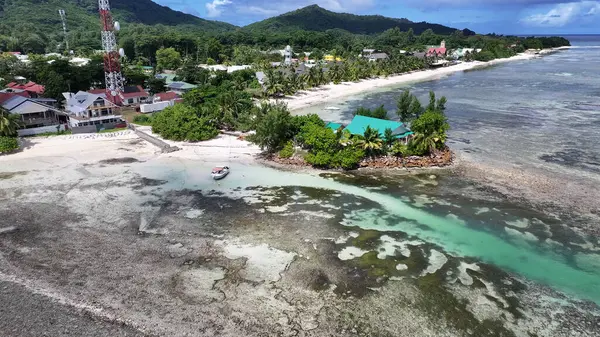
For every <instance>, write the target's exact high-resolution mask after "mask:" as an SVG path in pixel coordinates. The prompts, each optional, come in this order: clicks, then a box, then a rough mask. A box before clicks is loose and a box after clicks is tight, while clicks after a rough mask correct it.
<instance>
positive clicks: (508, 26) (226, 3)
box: [153, 0, 600, 34]
mask: <svg viewBox="0 0 600 337" xmlns="http://www.w3.org/2000/svg"><path fill="white" fill-rule="evenodd" d="M153 1H155V2H157V3H159V4H161V5H164V6H169V7H171V8H173V9H176V10H179V11H183V12H186V13H190V14H193V15H196V16H199V17H202V18H206V19H212V20H220V21H226V22H230V23H233V24H235V25H240V26H241V25H246V24H249V23H252V22H255V21H259V20H262V19H265V18H267V17H271V16H274V15H277V14H281V13H285V12H288V11H291V10H294V9H297V8H301V7H304V6H308V5H311V4H317V5H319V6H321V7H324V8H327V9H329V10H332V11H335V12H346V13H354V14H381V15H385V16H390V17H405V18H407V19H409V20H412V21H428V22H434V23H440V24H444V25H448V26H451V27H455V28H461V29H462V28H469V29H472V30H474V31H476V32H478V33H500V34H544V33H547V34H600V0H598V1H589V0H585V1H570V2H569V1H568V0H320V1H314V0H276V1H273V0H153Z"/></svg>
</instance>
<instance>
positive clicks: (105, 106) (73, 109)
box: [63, 91, 121, 132]
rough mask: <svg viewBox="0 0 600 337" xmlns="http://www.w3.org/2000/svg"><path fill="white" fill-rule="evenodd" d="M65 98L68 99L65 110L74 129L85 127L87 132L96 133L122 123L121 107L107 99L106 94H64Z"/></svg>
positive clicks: (83, 92) (81, 92)
mask: <svg viewBox="0 0 600 337" xmlns="http://www.w3.org/2000/svg"><path fill="white" fill-rule="evenodd" d="M63 96H64V97H65V99H66V101H65V110H66V111H67V113H68V114H69V124H70V126H71V127H72V128H80V127H85V128H86V130H87V132H96V131H97V130H100V129H103V128H106V129H109V128H112V127H114V125H116V124H119V123H121V116H120V115H118V112H119V107H118V106H117V105H116V104H114V103H112V102H111V101H109V100H108V99H107V98H106V92H104V93H98V94H96V93H90V92H85V91H80V92H78V93H76V94H73V93H70V92H67V93H63ZM88 129H89V130H88Z"/></svg>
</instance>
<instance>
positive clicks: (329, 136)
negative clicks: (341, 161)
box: [298, 123, 339, 153]
mask: <svg viewBox="0 0 600 337" xmlns="http://www.w3.org/2000/svg"><path fill="white" fill-rule="evenodd" d="M298 141H299V142H301V143H302V144H303V145H304V146H306V147H307V148H309V149H311V151H313V152H315V153H316V152H319V151H323V152H329V153H333V152H335V151H336V150H337V148H338V146H339V143H338V139H337V136H336V134H335V132H334V131H333V130H331V129H330V128H326V127H325V126H321V125H316V124H311V123H309V124H306V125H305V126H304V127H303V128H302V131H301V132H300V134H299V135H298Z"/></svg>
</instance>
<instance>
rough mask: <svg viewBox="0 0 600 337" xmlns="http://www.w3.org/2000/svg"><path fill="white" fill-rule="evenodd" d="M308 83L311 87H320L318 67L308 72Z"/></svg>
mask: <svg viewBox="0 0 600 337" xmlns="http://www.w3.org/2000/svg"><path fill="white" fill-rule="evenodd" d="M319 68H320V67H319ZM306 82H307V83H308V85H309V86H311V87H317V86H319V69H318V68H317V67H316V66H315V67H312V68H310V69H309V70H308V75H307V78H306Z"/></svg>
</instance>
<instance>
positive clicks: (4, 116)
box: [0, 107, 21, 153]
mask: <svg viewBox="0 0 600 337" xmlns="http://www.w3.org/2000/svg"><path fill="white" fill-rule="evenodd" d="M20 125H21V120H20V116H19V115H11V114H9V113H8V111H6V110H4V109H3V108H2V107H0V153H6V152H11V151H13V150H16V149H18V148H19V143H18V142H17V129H18V128H19V126H20Z"/></svg>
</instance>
